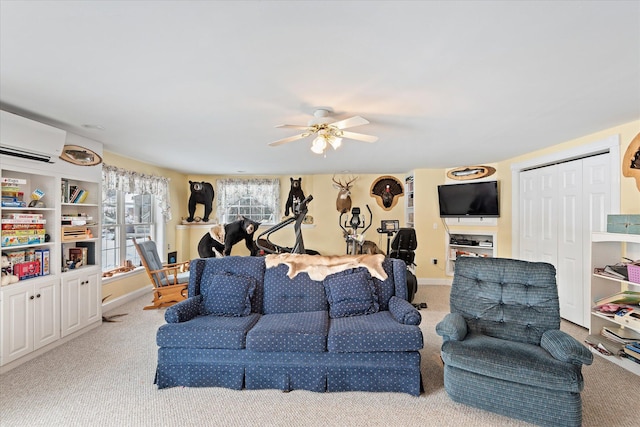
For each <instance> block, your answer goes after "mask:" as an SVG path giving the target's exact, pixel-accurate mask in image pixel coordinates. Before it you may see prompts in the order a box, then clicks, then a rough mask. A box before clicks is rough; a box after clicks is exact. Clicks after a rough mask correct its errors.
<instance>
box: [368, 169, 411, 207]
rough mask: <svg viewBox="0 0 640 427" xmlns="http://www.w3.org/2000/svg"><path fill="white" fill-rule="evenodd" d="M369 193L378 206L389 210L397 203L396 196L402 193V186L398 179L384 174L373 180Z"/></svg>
mask: <svg viewBox="0 0 640 427" xmlns="http://www.w3.org/2000/svg"><path fill="white" fill-rule="evenodd" d="M369 194H370V195H371V197H373V198H374V199H376V202H377V203H378V206H380V207H381V208H382V209H384V210H385V211H390V210H391V209H393V207H394V206H395V205H396V204H397V203H398V198H399V197H400V196H403V195H404V187H403V186H402V182H401V181H400V180H398V179H397V178H394V177H393V176H389V175H386V176H381V177H380V178H378V179H376V180H375V181H373V184H371V190H370V191H369Z"/></svg>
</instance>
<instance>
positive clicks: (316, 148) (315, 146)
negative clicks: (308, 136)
mask: <svg viewBox="0 0 640 427" xmlns="http://www.w3.org/2000/svg"><path fill="white" fill-rule="evenodd" d="M326 148H327V141H326V139H325V138H324V136H322V135H318V137H316V139H314V140H313V142H312V143H311V151H313V152H314V153H316V154H322V153H324V150H325V149H326Z"/></svg>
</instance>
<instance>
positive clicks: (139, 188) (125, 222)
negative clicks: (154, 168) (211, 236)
mask: <svg viewBox="0 0 640 427" xmlns="http://www.w3.org/2000/svg"><path fill="white" fill-rule="evenodd" d="M102 197H103V200H102V209H103V211H102V269H103V271H107V270H112V269H114V268H117V267H120V266H124V265H126V262H127V261H131V262H132V263H133V265H134V266H139V265H140V257H139V256H138V253H137V251H136V249H135V246H134V245H133V239H134V238H136V239H145V238H147V236H150V237H151V238H152V239H153V240H154V241H155V242H156V245H157V247H158V250H159V251H161V250H162V248H164V232H165V230H164V223H165V222H166V221H169V220H170V219H171V206H170V205H169V179H167V178H163V177H159V176H152V175H145V174H141V173H138V172H134V171H128V170H125V169H120V168H117V167H115V166H109V165H107V164H104V163H103V164H102ZM160 255H162V253H161V254H160Z"/></svg>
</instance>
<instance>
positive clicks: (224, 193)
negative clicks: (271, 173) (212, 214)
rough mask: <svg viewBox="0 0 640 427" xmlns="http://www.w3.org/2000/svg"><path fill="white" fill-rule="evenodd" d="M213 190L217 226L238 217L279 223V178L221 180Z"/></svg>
mask: <svg viewBox="0 0 640 427" xmlns="http://www.w3.org/2000/svg"><path fill="white" fill-rule="evenodd" d="M217 187H218V191H217V194H218V199H217V204H218V221H219V223H220V224H227V223H230V222H233V221H235V220H236V219H238V217H239V216H245V217H247V218H249V219H252V220H254V221H258V222H261V223H263V224H275V223H277V222H278V221H279V218H280V180H279V179H221V180H218V183H217Z"/></svg>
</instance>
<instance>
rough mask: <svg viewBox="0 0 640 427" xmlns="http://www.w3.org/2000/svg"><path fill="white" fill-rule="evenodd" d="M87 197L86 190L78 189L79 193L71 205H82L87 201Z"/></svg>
mask: <svg viewBox="0 0 640 427" xmlns="http://www.w3.org/2000/svg"><path fill="white" fill-rule="evenodd" d="M88 195H89V192H88V191H87V190H84V189H80V191H79V192H78V194H77V195H76V197H75V198H74V199H73V201H72V202H73V203H84V201H85V200H86V199H87V196H88Z"/></svg>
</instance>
